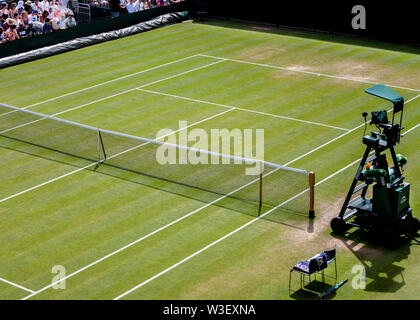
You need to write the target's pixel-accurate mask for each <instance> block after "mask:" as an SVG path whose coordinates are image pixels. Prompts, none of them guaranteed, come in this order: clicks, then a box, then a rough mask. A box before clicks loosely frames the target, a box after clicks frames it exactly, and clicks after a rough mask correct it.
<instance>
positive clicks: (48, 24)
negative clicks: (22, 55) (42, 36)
mask: <svg viewBox="0 0 420 320" xmlns="http://www.w3.org/2000/svg"><path fill="white" fill-rule="evenodd" d="M42 31H43V33H49V32H52V31H53V28H52V25H51V20H50V19H49V18H46V19H45V22H44V27H43V28H42Z"/></svg>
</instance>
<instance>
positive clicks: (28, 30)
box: [26, 21, 35, 37]
mask: <svg viewBox="0 0 420 320" xmlns="http://www.w3.org/2000/svg"><path fill="white" fill-rule="evenodd" d="M26 34H27V36H28V37H32V36H34V35H35V30H34V24H33V22H32V21H29V23H28V27H27V28H26Z"/></svg>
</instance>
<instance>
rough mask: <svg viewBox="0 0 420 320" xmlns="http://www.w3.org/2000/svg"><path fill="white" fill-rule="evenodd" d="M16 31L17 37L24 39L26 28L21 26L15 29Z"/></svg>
mask: <svg viewBox="0 0 420 320" xmlns="http://www.w3.org/2000/svg"><path fill="white" fill-rule="evenodd" d="M17 31H18V35H19V37H20V38H21V39H22V38H25V37H26V36H27V34H26V27H25V26H24V25H23V24H20V25H19V28H18V29H17Z"/></svg>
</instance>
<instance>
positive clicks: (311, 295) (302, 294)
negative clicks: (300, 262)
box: [290, 280, 336, 300]
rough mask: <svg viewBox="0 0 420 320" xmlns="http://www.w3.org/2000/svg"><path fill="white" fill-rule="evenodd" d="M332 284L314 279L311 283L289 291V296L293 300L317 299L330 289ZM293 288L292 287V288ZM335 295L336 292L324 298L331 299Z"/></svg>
mask: <svg viewBox="0 0 420 320" xmlns="http://www.w3.org/2000/svg"><path fill="white" fill-rule="evenodd" d="M332 286H333V284H329V283H326V282H322V281H318V280H314V281H312V282H311V283H309V284H307V285H305V286H303V288H300V289H298V290H296V291H294V292H291V295H290V297H291V298H292V299H295V300H319V299H321V295H322V294H323V293H325V292H326V291H327V290H328V289H330V288H331V287H332ZM292 289H293V288H292ZM335 296H336V293H335V292H334V293H332V294H331V295H329V296H328V297H327V298H326V299H325V300H329V299H332V298H334V297H335Z"/></svg>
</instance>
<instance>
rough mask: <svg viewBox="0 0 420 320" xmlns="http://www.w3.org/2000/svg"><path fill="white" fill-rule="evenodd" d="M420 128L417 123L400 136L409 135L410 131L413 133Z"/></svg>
mask: <svg viewBox="0 0 420 320" xmlns="http://www.w3.org/2000/svg"><path fill="white" fill-rule="evenodd" d="M419 126H420V123H418V124H417V125H415V126H414V127H412V128H411V129H410V130H407V131H406V132H404V133H403V134H401V135H402V136H404V135H406V134H407V133H409V132H410V131H413V130H414V129H416V128H418V127H419Z"/></svg>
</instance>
